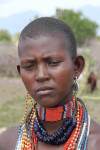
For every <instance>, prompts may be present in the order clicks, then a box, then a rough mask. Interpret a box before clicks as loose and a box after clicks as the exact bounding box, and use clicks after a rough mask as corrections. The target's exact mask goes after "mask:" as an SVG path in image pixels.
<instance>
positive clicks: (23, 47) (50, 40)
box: [19, 36, 68, 57]
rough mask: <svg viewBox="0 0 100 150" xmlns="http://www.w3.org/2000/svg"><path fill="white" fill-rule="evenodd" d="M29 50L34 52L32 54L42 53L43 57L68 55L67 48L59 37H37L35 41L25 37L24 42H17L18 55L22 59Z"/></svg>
mask: <svg viewBox="0 0 100 150" xmlns="http://www.w3.org/2000/svg"><path fill="white" fill-rule="evenodd" d="M29 50H33V51H34V50H35V51H34V52H35V53H36V51H37V53H38V52H42V53H43V55H45V54H47V53H48V54H49V53H53V54H54V53H55V54H56V53H58V52H59V53H63V54H64V55H65V54H67V55H68V51H67V48H66V46H65V44H64V41H63V39H62V38H61V37H53V36H39V37H37V38H36V39H34V38H28V37H26V39H25V40H23V39H22V40H20V42H19V53H20V57H22V56H23V55H24V54H25V53H26V52H27V54H28V53H30V51H29Z"/></svg>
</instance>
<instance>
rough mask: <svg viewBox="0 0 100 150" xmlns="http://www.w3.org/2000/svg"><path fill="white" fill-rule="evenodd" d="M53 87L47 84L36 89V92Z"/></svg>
mask: <svg viewBox="0 0 100 150" xmlns="http://www.w3.org/2000/svg"><path fill="white" fill-rule="evenodd" d="M53 89H54V88H52V87H48V86H43V87H40V88H38V89H37V90H36V92H39V91H46V90H53Z"/></svg>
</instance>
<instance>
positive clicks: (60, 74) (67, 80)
mask: <svg viewBox="0 0 100 150" xmlns="http://www.w3.org/2000/svg"><path fill="white" fill-rule="evenodd" d="M53 73H54V74H55V81H56V83H57V84H59V86H60V88H62V89H64V87H66V86H72V84H73V70H72V68H71V67H70V68H67V66H66V67H64V68H63V67H59V68H57V69H56V70H55V71H54V72H53Z"/></svg>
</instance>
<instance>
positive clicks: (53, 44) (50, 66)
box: [17, 37, 74, 107]
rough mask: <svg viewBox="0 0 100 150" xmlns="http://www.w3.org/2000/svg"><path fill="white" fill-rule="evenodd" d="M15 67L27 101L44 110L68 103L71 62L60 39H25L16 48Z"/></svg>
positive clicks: (71, 82) (70, 88)
mask: <svg viewBox="0 0 100 150" xmlns="http://www.w3.org/2000/svg"><path fill="white" fill-rule="evenodd" d="M19 48H20V51H21V55H20V65H19V66H17V68H18V70H19V72H20V76H21V78H22V80H23V83H24V85H25V87H26V89H27V91H28V93H29V94H30V95H31V97H32V98H33V99H34V100H35V101H36V102H37V103H39V104H40V105H41V106H44V107H53V106H59V105H64V104H66V103H68V102H69V101H70V100H71V99H72V85H73V77H74V69H73V62H72V60H71V58H70V55H69V53H68V51H67V50H66V49H65V48H64V46H63V44H62V42H61V40H60V39H58V38H55V37H40V38H37V39H30V38H27V39H26V40H25V41H22V42H21V43H20V45H19Z"/></svg>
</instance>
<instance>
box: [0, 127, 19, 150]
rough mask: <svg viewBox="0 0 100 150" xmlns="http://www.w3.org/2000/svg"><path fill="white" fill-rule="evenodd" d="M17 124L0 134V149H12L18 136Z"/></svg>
mask: <svg viewBox="0 0 100 150" xmlns="http://www.w3.org/2000/svg"><path fill="white" fill-rule="evenodd" d="M18 130H19V125H18V126H12V127H10V128H8V129H7V130H6V131H4V132H3V133H1V134H0V150H14V149H15V146H16V142H17V138H18Z"/></svg>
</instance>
